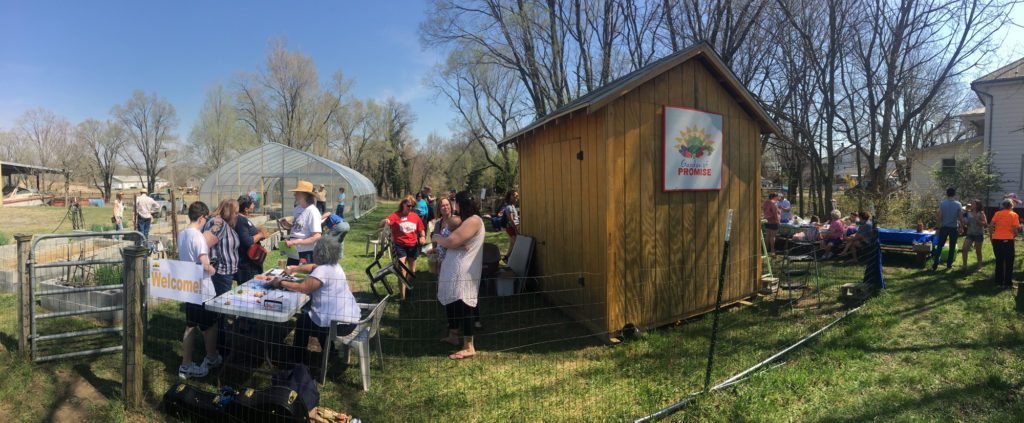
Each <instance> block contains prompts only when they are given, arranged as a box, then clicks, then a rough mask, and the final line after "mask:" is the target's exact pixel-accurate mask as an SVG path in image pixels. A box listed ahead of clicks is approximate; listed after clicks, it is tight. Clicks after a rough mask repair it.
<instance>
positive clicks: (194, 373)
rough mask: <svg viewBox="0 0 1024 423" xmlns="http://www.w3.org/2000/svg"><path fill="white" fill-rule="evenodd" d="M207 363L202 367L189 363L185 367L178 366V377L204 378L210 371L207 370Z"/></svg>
mask: <svg viewBox="0 0 1024 423" xmlns="http://www.w3.org/2000/svg"><path fill="white" fill-rule="evenodd" d="M205 364H206V363H205V361H204V362H203V364H201V365H198V366H197V365H196V363H188V364H186V365H183V366H178V377H179V378H181V379H192V378H197V377H204V376H206V374H207V373H209V372H210V371H209V370H208V369H207V368H206V365H205Z"/></svg>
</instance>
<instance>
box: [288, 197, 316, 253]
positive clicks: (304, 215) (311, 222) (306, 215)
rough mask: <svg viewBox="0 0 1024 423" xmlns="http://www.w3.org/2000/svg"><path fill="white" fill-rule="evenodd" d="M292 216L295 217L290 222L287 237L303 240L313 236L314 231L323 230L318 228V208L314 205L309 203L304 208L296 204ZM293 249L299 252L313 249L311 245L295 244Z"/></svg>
mask: <svg viewBox="0 0 1024 423" xmlns="http://www.w3.org/2000/svg"><path fill="white" fill-rule="evenodd" d="M292 216H294V217H295V219H294V221H293V222H292V230H291V233H290V234H289V235H288V239H290V240H303V239H306V238H309V237H311V236H313V234H314V233H320V232H323V229H321V228H320V209H318V208H316V205H313V204H310V205H309V207H306V208H302V207H298V206H296V207H295V211H294V212H293V213H292ZM295 251H298V252H300V253H304V252H306V251H313V245H312V244H310V245H296V246H295Z"/></svg>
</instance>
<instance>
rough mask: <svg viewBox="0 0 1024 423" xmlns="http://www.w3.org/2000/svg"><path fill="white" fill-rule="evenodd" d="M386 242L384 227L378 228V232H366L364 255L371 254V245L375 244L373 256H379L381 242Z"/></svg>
mask: <svg viewBox="0 0 1024 423" xmlns="http://www.w3.org/2000/svg"><path fill="white" fill-rule="evenodd" d="M383 243H384V229H378V230H377V232H374V233H369V234H366V251H364V252H363V255H364V256H368V255H370V246H371V245H373V256H372V257H375V256H377V249H379V248H380V246H381V244H383Z"/></svg>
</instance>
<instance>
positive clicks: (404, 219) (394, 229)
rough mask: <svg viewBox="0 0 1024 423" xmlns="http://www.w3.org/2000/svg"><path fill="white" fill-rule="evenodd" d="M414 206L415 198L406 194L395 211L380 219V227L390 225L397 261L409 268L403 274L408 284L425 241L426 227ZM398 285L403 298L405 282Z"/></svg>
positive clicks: (414, 274) (413, 276)
mask: <svg viewBox="0 0 1024 423" xmlns="http://www.w3.org/2000/svg"><path fill="white" fill-rule="evenodd" d="M415 207H416V199H415V198H413V196H411V195H407V196H405V198H403V199H402V201H401V202H399V203H398V210H397V211H395V212H394V213H391V215H390V216H388V217H387V218H386V219H384V220H381V221H380V226H381V227H384V226H390V227H391V240H392V242H394V244H395V256H396V258H398V261H400V262H402V264H405V265H406V267H408V268H409V273H406V274H404V275H403V276H405V279H406V280H407V281H409V283H410V284H411V283H412V280H413V278H415V277H416V257H418V256H419V254H420V249H419V246H420V245H422V244H426V242H427V241H426V233H427V229H426V228H425V227H424V226H423V221H422V220H420V217H419V216H418V215H417V214H416V213H415V212H414V211H413V210H414V208H415ZM399 285H401V286H402V298H405V284H399Z"/></svg>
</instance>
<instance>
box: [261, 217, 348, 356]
mask: <svg viewBox="0 0 1024 423" xmlns="http://www.w3.org/2000/svg"><path fill="white" fill-rule="evenodd" d="M312 255H313V262H312V263H307V264H305V265H303V266H289V267H288V268H287V269H285V274H286V275H289V276H291V275H294V274H296V273H306V274H308V275H309V276H307V277H306V278H305V279H303V280H302V281H300V282H289V281H284V280H281V278H274V279H273V280H272V281H270V285H271V286H273V287H275V288H282V289H286V290H289V291H295V292H301V293H303V294H306V295H309V304H308V310H304V312H303V313H302V314H301V315H300V316H299V320H298V321H297V322H296V323H295V339H294V341H293V342H292V347H293V348H292V352H293V354H300V355H298V356H295V355H292V356H291V360H292V362H301V363H304V364H309V363H310V360H309V358H310V357H309V351H308V350H307V349H306V345H307V343H309V336H310V335H313V336H315V337H316V339H317V340H318V341H320V347H321V349H322V350H323V353H324V354H329V353H330V350H331V349H332V348H333V343H332V342H328V341H327V334H328V332H329V330H330V324H331V321H332V320H342V321H348V322H358V321H359V317H360V315H359V304H357V303H356V299H355V297H353V296H352V291H350V290H349V288H348V280H347V279H346V278H345V271H344V270H342V268H341V265H340V264H338V258H339V256H340V255H341V245H340V244H338V241H335V240H334V239H333V238H330V237H323V238H319V239H317V241H316V243H315V244H313V251H312ZM304 309H305V307H304ZM355 328H356V324H355V323H339V324H338V330H337V332H338V336H341V337H345V336H354V335H355V334H356V332H355ZM328 344H332V345H328Z"/></svg>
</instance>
